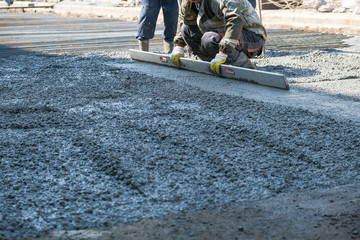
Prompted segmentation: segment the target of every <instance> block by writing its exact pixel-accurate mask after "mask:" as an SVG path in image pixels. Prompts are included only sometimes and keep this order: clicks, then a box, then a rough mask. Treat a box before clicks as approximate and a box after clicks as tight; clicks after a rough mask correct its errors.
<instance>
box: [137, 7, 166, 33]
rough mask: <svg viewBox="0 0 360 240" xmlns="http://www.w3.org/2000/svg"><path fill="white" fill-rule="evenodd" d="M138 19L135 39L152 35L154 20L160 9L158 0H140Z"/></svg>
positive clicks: (154, 26)
mask: <svg viewBox="0 0 360 240" xmlns="http://www.w3.org/2000/svg"><path fill="white" fill-rule="evenodd" d="M141 4H142V7H141V11H140V19H139V22H138V34H137V36H136V39H138V40H148V39H152V38H153V37H154V33H155V28H156V21H157V18H158V16H159V11H160V7H161V6H160V0H141Z"/></svg>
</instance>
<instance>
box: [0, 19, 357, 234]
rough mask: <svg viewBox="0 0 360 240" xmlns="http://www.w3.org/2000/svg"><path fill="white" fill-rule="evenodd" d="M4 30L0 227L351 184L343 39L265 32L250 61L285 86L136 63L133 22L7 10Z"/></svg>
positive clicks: (133, 214)
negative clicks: (263, 45)
mask: <svg viewBox="0 0 360 240" xmlns="http://www.w3.org/2000/svg"><path fill="white" fill-rule="evenodd" d="M9 19H11V21H10V20H9ZM35 23H37V24H35ZM107 27H108V28H109V29H110V30H109V34H107ZM0 30H1V34H0V41H1V49H0V54H1V64H0V79H1V81H0V97H1V99H2V101H1V103H0V112H1V114H0V136H1V137H0V161H1V164H0V178H1V181H0V184H1V185H0V186H1V192H0V209H1V210H0V219H1V220H2V221H1V222H0V238H4V239H7V238H26V237H30V236H38V235H42V234H44V233H46V232H48V231H58V230H78V229H88V228H93V227H104V226H114V225H117V224H121V223H132V222H136V221H139V220H142V219H149V218H158V217H161V216H165V215H171V214H179V213H186V212H192V211H196V210H200V209H208V208H212V207H218V206H223V205H224V204H230V203H236V202H243V201H255V200H260V199H265V198H268V197H271V196H277V195H278V194H281V193H292V192H299V191H304V190H314V189H323V188H331V187H336V186H339V185H346V184H359V183H360V172H359V169H360V165H359V162H360V161H359V160H360V152H359V149H360V142H359V141H360V140H359V137H358V136H359V135H360V121H359V119H360V118H359V114H360V113H359V96H358V92H357V91H358V90H357V89H356V86H358V80H359V75H358V73H359V66H358V65H357V62H358V59H359V54H358V53H357V52H356V49H358V47H357V46H355V48H351V46H352V44H354V43H353V42H351V41H347V40H351V39H350V38H349V37H346V36H338V35H325V34H308V35H307V34H305V33H303V32H299V31H278V30H274V31H269V36H270V40H269V43H268V44H269V45H268V46H267V51H268V54H267V55H266V56H267V57H265V58H263V59H258V60H256V61H257V63H258V66H259V67H260V68H261V69H267V70H269V71H279V72H283V71H285V72H287V73H288V74H289V80H290V83H291V84H292V89H291V90H290V91H281V90H277V89H271V88H266V87H261V86H256V85H252V84H248V83H242V82H238V81H233V80H227V79H219V78H217V77H215V76H205V77H204V76H203V75H201V74H197V73H191V72H184V71H179V70H177V69H165V68H163V67H159V66H155V65H151V64H142V63H137V62H134V61H131V60H130V59H129V57H128V54H127V53H126V51H125V50H126V49H128V48H129V47H135V46H136V41H134V39H133V37H134V35H135V31H136V24H134V23H127V22H118V21H115V20H106V19H84V18H62V17H55V16H52V15H48V16H47V15H31V14H18V13H7V14H4V15H1V17H0ZM58 31H59V32H58ZM271 36H274V37H273V38H272V37H271ZM306 36H308V37H307V38H306ZM289 38H293V39H294V41H292V42H293V43H294V44H291V42H290V41H289ZM279 39H282V41H280V40H279ZM309 39H312V40H313V41H312V43H313V44H307V43H306V41H308V40H309ZM343 40H346V41H343ZM157 41H158V42H159V43H160V40H157ZM302 41H305V42H302ZM356 42H358V41H356ZM295 46H297V47H298V48H295ZM301 46H302V47H301ZM334 46H336V47H337V48H334ZM292 47H293V48H295V49H291V48H292ZM154 49H155V50H156V49H161V44H159V45H155V47H154ZM299 49H300V50H299ZM290 50H291V51H290ZM337 60H340V61H337ZM347 61H349V62H347ZM341 64H342V65H341ZM339 67H340V68H341V69H342V70H345V71H339V69H338V68H339ZM328 75H330V77H328ZM331 76H332V77H331ZM329 82H330V83H331V84H335V85H336V84H338V83H339V82H340V83H341V84H342V85H346V84H350V83H351V84H354V85H353V86H355V87H351V88H352V89H353V90H352V91H349V92H345V91H343V89H344V88H337V89H339V90H338V91H339V92H336V91H335V90H333V89H331V91H330V90H329V91H328V88H326V87H324V85H322V84H324V83H326V84H328V83H329ZM350 86H351V85H350ZM321 87H323V89H321ZM334 91H335V92H334ZM319 99H320V100H319ZM188 239H196V236H194V235H189V236H188Z"/></svg>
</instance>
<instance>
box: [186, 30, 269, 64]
mask: <svg viewBox="0 0 360 240" xmlns="http://www.w3.org/2000/svg"><path fill="white" fill-rule="evenodd" d="M224 32H225V31H224V28H218V29H213V30H211V31H209V32H206V33H204V34H202V33H201V32H200V30H199V28H198V27H197V26H196V25H185V24H184V25H183V26H182V28H181V34H182V37H183V39H184V41H185V42H186V44H187V45H188V48H189V52H191V53H192V54H194V55H196V56H198V57H199V58H200V59H202V60H205V61H210V60H211V59H213V58H214V57H215V55H216V54H217V53H218V52H219V43H220V41H221V39H222V38H223V36H224ZM264 44H265V41H264V39H263V38H262V37H260V36H258V35H256V34H255V33H253V32H251V31H249V30H246V29H245V28H244V29H243V31H242V33H241V36H240V39H239V42H238V44H237V46H236V48H235V51H233V52H232V53H231V54H229V56H228V60H229V62H230V63H231V62H234V61H236V59H237V58H238V56H239V54H240V52H241V51H243V52H244V53H245V54H246V55H247V56H248V57H249V58H252V57H255V56H259V55H260V54H261V53H262V48H263V47H264Z"/></svg>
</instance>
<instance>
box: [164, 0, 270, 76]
mask: <svg viewBox="0 0 360 240" xmlns="http://www.w3.org/2000/svg"><path fill="white" fill-rule="evenodd" d="M265 40H266V30H265V28H264V26H263V25H262V22H261V20H260V18H259V16H258V15H257V13H256V11H255V9H254V8H253V7H252V6H251V4H250V3H249V1H248V0H183V1H182V5H181V8H180V11H179V20H178V27H177V34H176V37H175V39H174V43H175V48H174V50H173V51H172V52H171V54H170V58H171V61H172V62H173V63H174V64H175V65H177V66H178V67H180V61H179V58H180V57H184V47H185V46H188V50H189V53H190V54H191V55H194V56H195V57H196V58H199V59H201V60H204V61H210V62H211V70H212V71H214V72H215V73H217V74H220V64H223V63H224V64H230V65H234V66H238V67H245V68H252V69H255V68H256V67H255V65H254V64H252V63H251V61H250V59H249V58H252V57H255V56H259V55H260V54H261V53H262V48H263V46H264V44H265Z"/></svg>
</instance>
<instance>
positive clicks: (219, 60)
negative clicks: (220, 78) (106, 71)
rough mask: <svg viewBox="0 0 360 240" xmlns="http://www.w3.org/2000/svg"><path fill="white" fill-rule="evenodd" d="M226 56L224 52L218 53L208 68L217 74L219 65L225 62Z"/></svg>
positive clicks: (218, 73)
mask: <svg viewBox="0 0 360 240" xmlns="http://www.w3.org/2000/svg"><path fill="white" fill-rule="evenodd" d="M227 56H228V55H227V54H225V53H218V54H216V56H215V58H214V59H213V60H211V62H210V63H211V66H210V68H211V70H212V71H213V72H214V73H216V74H217V75H220V65H221V64H223V63H225V62H226V59H227Z"/></svg>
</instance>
